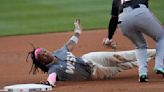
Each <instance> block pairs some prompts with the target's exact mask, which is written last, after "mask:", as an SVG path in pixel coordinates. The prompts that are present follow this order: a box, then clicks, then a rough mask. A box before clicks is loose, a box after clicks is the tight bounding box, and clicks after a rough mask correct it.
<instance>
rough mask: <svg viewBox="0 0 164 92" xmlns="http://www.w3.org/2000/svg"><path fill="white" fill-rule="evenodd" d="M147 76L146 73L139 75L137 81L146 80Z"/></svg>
mask: <svg viewBox="0 0 164 92" xmlns="http://www.w3.org/2000/svg"><path fill="white" fill-rule="evenodd" d="M148 81H149V80H148V76H147V75H145V74H144V75H141V76H139V82H148Z"/></svg>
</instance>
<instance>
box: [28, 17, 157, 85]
mask: <svg viewBox="0 0 164 92" xmlns="http://www.w3.org/2000/svg"><path fill="white" fill-rule="evenodd" d="M74 26H75V28H74V34H73V36H72V37H71V38H70V39H69V40H68V42H66V43H65V45H64V46H63V47H62V48H60V49H58V50H55V51H53V52H50V51H48V50H47V49H45V48H34V50H33V51H31V52H30V54H31V58H32V61H33V66H34V67H32V71H33V73H36V71H37V70H38V69H41V70H42V71H44V72H46V73H48V78H47V80H46V81H42V82H41V83H42V84H46V85H50V86H52V87H53V86H55V84H56V81H58V80H59V81H67V80H69V81H70V80H95V79H105V78H111V77H113V76H114V75H116V74H117V73H118V72H122V71H124V70H128V69H131V68H134V67H137V62H136V57H135V51H134V50H131V51H121V52H91V53H88V54H84V55H83V56H82V57H76V56H74V55H73V54H72V50H73V49H74V47H75V45H76V44H77V43H78V40H79V37H80V34H81V33H82V29H81V27H80V20H79V19H77V20H75V22H74ZM148 53H149V58H148V60H149V59H151V58H153V57H154V56H155V50H149V51H148Z"/></svg>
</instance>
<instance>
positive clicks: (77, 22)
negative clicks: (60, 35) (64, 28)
mask: <svg viewBox="0 0 164 92" xmlns="http://www.w3.org/2000/svg"><path fill="white" fill-rule="evenodd" d="M74 27H75V28H74V34H73V36H72V37H71V38H70V39H69V40H68V42H67V43H66V45H67V48H68V50H69V51H70V52H71V51H72V50H73V49H74V47H75V46H76V44H77V43H78V40H79V37H80V34H81V32H82V29H81V26H80V19H76V20H75V22H74Z"/></svg>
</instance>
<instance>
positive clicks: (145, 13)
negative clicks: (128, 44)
mask: <svg viewBox="0 0 164 92" xmlns="http://www.w3.org/2000/svg"><path fill="white" fill-rule="evenodd" d="M111 14H112V17H111V19H110V22H109V27H108V37H107V38H105V39H104V40H103V43H104V45H106V46H111V47H112V48H116V45H115V42H114V41H113V40H112V37H113V34H114V32H115V30H116V27H117V24H119V27H120V29H121V31H122V33H123V34H124V35H125V36H126V37H127V38H128V39H130V40H131V41H132V43H133V44H134V45H135V46H136V58H137V61H138V65H139V68H138V70H139V82H147V81H148V70H147V57H148V55H147V48H148V46H147V43H146V41H145V39H144V35H143V34H145V35H148V36H150V37H151V38H152V39H154V40H155V41H156V51H157V53H156V57H155V66H154V71H155V72H156V73H157V74H161V75H163V76H164V29H163V28H162V27H161V25H160V23H159V21H158V20H156V18H155V16H154V15H153V14H152V13H151V12H150V10H149V9H148V0H113V4H112V11H111Z"/></svg>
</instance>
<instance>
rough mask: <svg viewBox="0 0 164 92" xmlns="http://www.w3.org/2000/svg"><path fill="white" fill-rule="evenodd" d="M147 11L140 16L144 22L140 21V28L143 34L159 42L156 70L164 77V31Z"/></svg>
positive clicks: (157, 45)
mask: <svg viewBox="0 0 164 92" xmlns="http://www.w3.org/2000/svg"><path fill="white" fill-rule="evenodd" d="M145 9H146V10H145V13H143V14H141V15H140V17H141V20H143V21H144V22H142V21H138V25H139V24H140V25H139V26H140V28H141V31H142V32H144V33H145V34H146V35H148V36H150V37H152V38H153V39H154V40H155V41H156V42H157V44H156V51H157V52H156V57H155V67H154V69H155V71H156V72H157V73H161V74H163V75H164V61H163V60H164V29H163V28H162V26H161V25H160V22H159V21H158V20H157V19H156V18H155V17H154V16H153V14H152V13H151V12H150V11H149V10H148V9H147V8H145ZM136 21H137V20H136Z"/></svg>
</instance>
